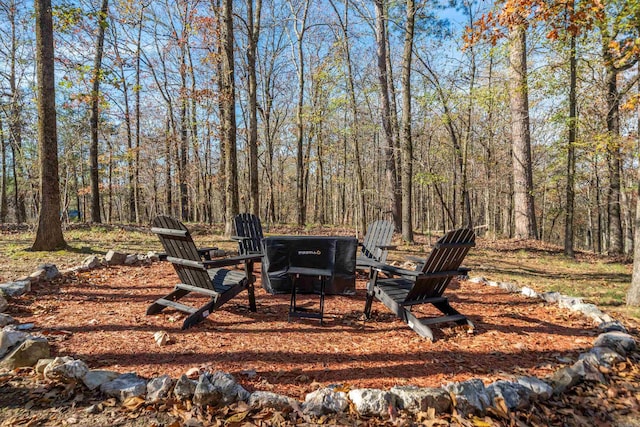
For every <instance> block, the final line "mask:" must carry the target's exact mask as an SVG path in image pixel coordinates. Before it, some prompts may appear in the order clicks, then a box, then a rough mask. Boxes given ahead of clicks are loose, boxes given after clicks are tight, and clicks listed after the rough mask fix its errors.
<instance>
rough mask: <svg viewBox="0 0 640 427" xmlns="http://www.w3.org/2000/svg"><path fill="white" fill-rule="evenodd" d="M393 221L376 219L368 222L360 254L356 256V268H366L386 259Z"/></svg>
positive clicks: (389, 247)
mask: <svg viewBox="0 0 640 427" xmlns="http://www.w3.org/2000/svg"><path fill="white" fill-rule="evenodd" d="M393 228H394V227H393V223H392V222H391V221H386V220H382V219H380V220H377V221H374V222H372V223H371V224H369V227H367V234H365V236H364V240H363V241H362V247H361V250H360V254H359V255H358V256H357V257H356V269H358V270H368V269H369V268H371V266H373V265H377V264H379V263H384V262H385V261H386V260H387V255H388V253H389V249H393V248H394V247H395V246H391V245H390V243H391V239H392V238H393Z"/></svg>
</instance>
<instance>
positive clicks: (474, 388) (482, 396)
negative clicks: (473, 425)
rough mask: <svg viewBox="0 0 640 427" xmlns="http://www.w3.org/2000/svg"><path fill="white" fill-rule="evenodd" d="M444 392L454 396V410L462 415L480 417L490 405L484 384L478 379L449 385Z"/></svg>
mask: <svg viewBox="0 0 640 427" xmlns="http://www.w3.org/2000/svg"><path fill="white" fill-rule="evenodd" d="M444 388H445V390H448V391H449V392H450V393H453V395H454V396H455V402H456V409H457V411H458V412H459V413H460V414H461V415H463V416H467V415H470V414H472V415H482V414H484V412H485V411H486V408H487V407H488V406H489V405H490V404H491V400H490V399H489V395H488V394H487V390H486V388H485V386H484V383H483V382H482V381H481V380H479V379H472V380H468V381H463V382H457V383H449V384H447V385H445V386H444Z"/></svg>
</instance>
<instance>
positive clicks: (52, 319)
mask: <svg viewBox="0 0 640 427" xmlns="http://www.w3.org/2000/svg"><path fill="white" fill-rule="evenodd" d="M258 276H259V274H258ZM177 280H178V278H177V276H176V274H175V272H174V270H173V268H172V267H171V265H170V264H168V263H165V262H161V263H155V264H153V265H151V266H144V267H124V266H123V267H108V268H103V269H98V270H92V271H89V272H83V273H78V274H77V276H76V277H67V278H64V279H59V280H58V281H56V282H55V283H53V284H48V283H47V284H42V285H36V286H35V287H34V292H33V293H31V294H29V295H27V296H24V297H21V298H20V299H18V300H16V301H15V304H12V306H11V310H10V314H11V315H13V316H14V317H16V318H17V320H18V321H19V322H21V323H27V322H33V323H34V324H35V331H36V332H38V331H40V332H43V333H44V334H46V335H47V336H48V337H49V338H50V339H52V340H53V341H54V345H53V351H54V355H69V356H72V357H75V358H79V359H82V360H85V361H86V362H87V363H88V364H89V366H90V368H94V369H96V368H100V369H110V370H116V371H119V372H131V371H135V372H137V373H138V374H140V375H142V376H146V377H151V376H155V375H158V374H165V373H166V374H169V375H171V376H172V377H174V378H176V377H178V376H180V375H181V374H183V373H185V372H186V371H187V370H189V369H190V368H194V367H205V368H208V369H210V370H223V371H226V372H229V373H232V374H233V375H234V376H235V377H236V378H237V379H238V380H239V381H240V382H241V384H243V385H244V386H245V387H246V388H247V389H249V390H250V391H251V390H266V391H273V392H276V393H281V394H286V395H288V396H291V397H295V398H298V399H303V398H304V395H305V394H306V393H308V392H310V391H313V390H315V389H317V388H318V387H320V386H324V385H329V384H334V383H341V384H345V385H347V386H349V387H352V388H354V387H375V388H382V389H388V388H390V387H392V386H394V385H416V386H440V385H442V384H443V383H446V382H449V381H462V380H466V379H469V378H480V379H482V380H484V381H485V382H486V383H488V382H491V381H493V380H496V379H499V378H512V377H513V376H521V375H535V376H539V377H544V376H546V375H549V374H551V373H552V372H554V371H555V370H556V369H558V368H559V367H561V366H564V365H566V364H567V363H570V361H571V360H575V359H576V357H577V355H578V354H579V353H580V352H582V351H585V350H587V349H588V348H590V347H591V345H592V342H593V338H594V336H595V335H596V332H595V330H594V328H593V326H592V325H591V323H590V321H588V320H587V319H585V318H584V317H583V316H581V315H579V314H575V313H571V312H569V311H567V310H561V309H559V308H557V306H554V305H549V304H546V303H544V302H541V301H540V300H534V299H529V298H525V297H523V296H521V295H519V294H509V293H507V292H506V291H504V290H501V289H498V288H493V287H488V286H483V285H479V284H474V283H471V282H469V281H461V282H460V283H452V285H451V286H450V287H449V289H448V290H447V293H446V295H448V296H449V297H450V300H451V303H452V305H453V306H454V307H455V308H457V309H459V310H460V311H461V312H463V313H464V314H466V315H467V316H468V317H469V318H470V319H471V320H472V321H473V323H474V324H475V325H476V329H475V331H474V332H473V333H472V334H469V333H467V332H466V331H465V329H464V328H463V327H444V328H441V329H438V328H435V333H436V338H437V340H436V341H435V342H433V343H432V342H430V341H428V340H425V339H423V338H421V337H419V336H418V335H417V334H416V333H415V332H413V331H412V330H411V329H409V328H408V327H407V326H406V325H405V324H404V323H402V322H401V321H400V320H398V319H396V318H395V316H394V315H393V314H391V312H389V311H388V310H387V309H386V308H385V307H384V306H383V305H382V304H381V303H380V302H377V301H376V302H374V307H373V309H374V312H373V316H372V319H371V320H369V321H366V322H365V321H363V320H362V316H361V313H362V309H363V307H364V300H365V298H364V294H365V292H364V286H365V283H364V280H358V282H357V284H356V287H357V293H356V295H354V296H328V297H327V299H326V304H325V316H326V317H325V326H320V325H319V323H318V321H317V320H309V319H299V320H295V321H292V322H291V323H288V322H287V310H288V307H289V295H270V294H268V293H266V292H265V291H264V290H263V289H262V288H261V286H260V281H259V278H258V282H257V283H256V300H257V305H258V310H257V312H256V313H253V312H251V311H249V310H248V303H247V301H248V300H247V295H246V293H242V294H240V295H239V296H238V297H236V298H234V299H232V300H231V301H230V302H228V303H227V304H225V305H224V306H223V307H222V309H221V310H219V311H218V312H214V313H212V314H211V315H210V316H209V317H208V319H207V320H205V321H204V322H203V323H201V324H200V325H198V326H196V327H194V328H191V329H189V330H186V331H182V330H181V329H180V326H181V325H182V320H183V318H184V315H183V314H182V313H179V312H176V311H174V310H169V309H166V310H165V311H164V312H162V313H161V314H158V315H153V316H147V315H145V312H146V309H147V306H148V305H149V304H151V303H152V302H153V301H154V300H155V299H156V298H158V297H161V296H164V295H165V294H166V293H168V292H169V291H170V290H171V289H172V287H173V285H174V284H175V283H177ZM200 301H201V302H204V301H203V300H200ZM305 301H307V302H309V303H313V304H316V303H317V301H318V296H317V295H309V296H302V297H301V302H305ZM425 310H426V311H425ZM416 311H418V313H420V312H422V311H425V313H426V312H427V311H429V310H427V308H426V307H424V308H422V307H421V308H418V309H417V310H416ZM429 312H430V311H429ZM418 317H420V316H418ZM445 326H446V325H445ZM158 331H166V332H167V333H168V334H169V336H170V337H171V340H172V342H171V344H169V345H165V346H158V345H157V344H156V342H155V341H154V333H156V332H158Z"/></svg>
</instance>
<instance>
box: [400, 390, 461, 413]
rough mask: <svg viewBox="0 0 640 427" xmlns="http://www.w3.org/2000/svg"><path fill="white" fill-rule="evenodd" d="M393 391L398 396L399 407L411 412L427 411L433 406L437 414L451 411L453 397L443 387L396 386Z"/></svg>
mask: <svg viewBox="0 0 640 427" xmlns="http://www.w3.org/2000/svg"><path fill="white" fill-rule="evenodd" d="M391 393H393V394H394V395H395V396H396V402H397V404H398V409H404V410H405V411H407V412H409V413H411V414H417V413H418V412H426V411H427V410H428V409H429V408H433V409H435V411H436V414H441V413H445V412H448V411H449V408H450V407H451V397H450V396H449V393H448V392H447V391H445V390H443V389H441V388H428V387H425V388H421V387H415V386H396V387H392V388H391Z"/></svg>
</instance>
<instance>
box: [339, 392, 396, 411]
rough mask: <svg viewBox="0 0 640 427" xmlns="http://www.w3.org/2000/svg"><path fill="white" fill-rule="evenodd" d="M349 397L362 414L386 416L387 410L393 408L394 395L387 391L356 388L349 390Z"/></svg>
mask: <svg viewBox="0 0 640 427" xmlns="http://www.w3.org/2000/svg"><path fill="white" fill-rule="evenodd" d="M349 399H350V400H351V402H352V403H353V405H354V407H355V408H356V411H358V413H359V414H360V415H364V416H379V417H385V416H387V417H388V416H389V411H390V410H395V396H394V395H393V394H391V393H390V392H388V391H383V390H378V389H374V388H357V389H353V390H350V391H349Z"/></svg>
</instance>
